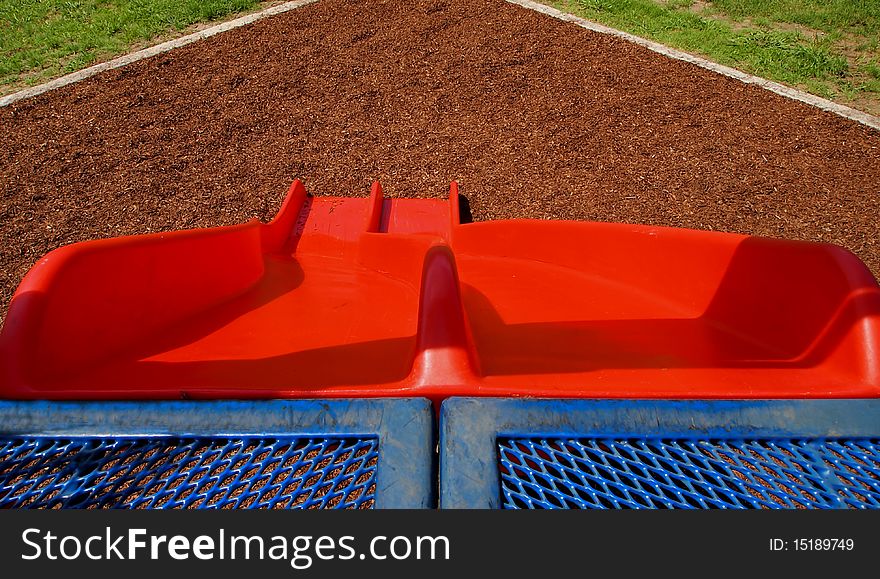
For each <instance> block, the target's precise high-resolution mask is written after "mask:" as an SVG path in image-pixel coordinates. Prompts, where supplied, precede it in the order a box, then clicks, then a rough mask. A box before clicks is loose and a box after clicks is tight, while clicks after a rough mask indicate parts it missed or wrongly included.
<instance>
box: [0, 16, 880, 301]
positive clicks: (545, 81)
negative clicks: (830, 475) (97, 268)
mask: <svg viewBox="0 0 880 579" xmlns="http://www.w3.org/2000/svg"><path fill="white" fill-rule="evenodd" d="M295 177H300V178H302V179H304V181H305V182H306V184H307V187H308V189H309V190H310V191H311V192H313V193H316V194H334V195H365V194H367V192H368V189H369V184H370V182H371V181H372V180H373V179H381V180H382V182H383V185H384V186H385V190H386V192H387V193H389V194H390V195H400V196H440V195H445V193H446V191H447V188H448V184H449V181H451V180H453V179H457V180H459V182H460V183H461V185H462V192H463V193H465V194H466V195H467V196H468V197H469V198H470V202H471V209H472V212H473V215H474V218H475V219H477V220H483V219H500V218H510V217H532V218H558V219H591V220H605V221H625V222H633V223H650V224H660V225H673V226H682V227H692V228H703V229H717V230H725V231H736V232H744V233H754V234H762V235H772V236H779V237H788V238H798V239H811V240H821V241H829V242H833V243H837V244H840V245H843V246H845V247H848V248H849V249H851V250H853V251H854V252H855V253H856V254H857V255H859V256H860V257H861V258H862V259H863V260H864V261H865V262H866V263H867V264H868V266H869V267H870V268H871V269H872V271H873V272H874V274H875V275H878V273H880V244H878V241H877V231H878V221H880V219H878V212H877V206H878V198H880V193H878V191H880V132H878V131H873V130H871V129H868V128H866V127H863V126H861V125H858V124H856V123H854V122H851V121H847V120H845V119H842V118H840V117H837V116H835V115H832V114H829V113H825V112H822V111H820V110H818V109H814V108H811V107H808V106H806V105H803V104H800V103H797V102H794V101H790V100H787V99H784V98H782V97H779V96H776V95H774V94H771V93H769V92H766V91H764V90H761V89H758V88H756V87H753V86H747V85H744V84H742V83H740V82H737V81H734V80H730V79H727V78H725V77H722V76H719V75H716V74H713V73H711V72H708V71H705V70H703V69H700V68H698V67H696V66H693V65H689V64H686V63H682V62H678V61H673V60H670V59H667V58H665V57H662V56H660V55H657V54H654V53H652V52H650V51H648V50H646V49H643V48H641V47H638V46H635V45H631V44H629V43H626V42H623V41H620V40H617V39H614V38H611V37H607V36H604V35H599V34H595V33H592V32H589V31H586V30H583V29H581V28H578V27H576V26H574V25H571V24H566V23H562V22H559V21H557V20H554V19H552V18H549V17H546V16H543V15H540V14H537V13H535V12H531V11H528V10H525V9H523V8H520V7H518V6H514V5H511V4H507V3H505V2H503V1H501V0H442V1H438V0H385V1H381V0H321V1H320V2H318V3H317V4H313V5H310V6H306V7H304V8H301V9H298V10H294V11H293V12H290V13H287V14H284V15H281V16H277V17H273V18H270V19H267V20H262V21H259V22H257V23H255V24H253V25H250V26H248V27H245V28H242V29H238V30H235V31H232V32H228V33H225V34H222V35H219V36H215V37H213V38H211V39H208V40H205V41H202V42H198V43H196V44H194V45H190V46H188V47H185V48H181V49H177V50H175V51H173V52H172V53H168V54H165V55H160V56H157V57H154V58H151V59H148V60H145V61H141V62H139V63H136V64H133V65H131V66H128V67H126V68H124V69H119V70H116V71H110V72H106V73H103V74H101V75H98V76H97V77H93V78H92V79H90V80H88V81H86V82H82V83H78V84H75V85H72V86H69V87H66V88H64V89H61V90H57V91H53V92H50V93H47V94H45V95H42V96H40V97H37V98H34V99H29V100H26V101H22V102H19V103H16V104H14V105H12V106H9V107H6V108H2V109H0V196H2V197H0V198H2V206H0V215H2V224H3V225H2V241H0V272H2V273H0V275H2V279H0V292H2V293H0V311H3V312H5V310H6V307H7V305H8V302H9V299H10V297H11V295H12V292H13V290H14V287H15V286H16V285H17V284H18V282H19V281H20V280H21V278H22V276H23V275H24V273H25V272H26V271H27V269H28V268H29V267H30V266H31V265H33V264H34V262H35V261H36V260H37V259H38V258H39V256H41V255H42V254H43V253H45V252H47V251H49V250H51V249H53V248H55V247H58V246H60V245H63V244H67V243H71V242H74V241H80V240H84V239H91V238H95V237H107V236H115V235H123V234H133V233H144V232H151V231H162V230H169V229H178V228H185V227H196V226H199V227H202V226H212V225H220V224H231V223H237V222H241V221H243V220H246V219H248V218H250V217H258V218H260V219H264V220H265V219H269V218H270V217H271V216H272V215H273V213H274V212H275V210H276V209H277V208H278V206H279V203H280V201H281V198H282V196H283V194H284V192H285V191H286V189H287V186H288V185H289V183H290V181H291V180H293V179H294V178H295Z"/></svg>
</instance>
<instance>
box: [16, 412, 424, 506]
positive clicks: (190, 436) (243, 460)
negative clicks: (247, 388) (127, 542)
mask: <svg viewBox="0 0 880 579" xmlns="http://www.w3.org/2000/svg"><path fill="white" fill-rule="evenodd" d="M433 416H434V413H433V410H432V407H431V404H430V402H429V401H427V400H423V399H407V400H403V399H370V400H311V401H266V402H107V403H105V402H94V403H68V402H61V403H51V402H0V507H44V508H52V507H68V508H94V507H99V508H101V507H113V508H180V507H190V508H269V507H274V508H346V507H349V508H369V507H371V506H375V507H376V508H427V507H431V506H432V505H433V502H434V497H433V492H434V491H433V489H434V479H433V476H434V470H433V456H434V438H433Z"/></svg>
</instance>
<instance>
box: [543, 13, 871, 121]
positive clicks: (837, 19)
mask: <svg viewBox="0 0 880 579" xmlns="http://www.w3.org/2000/svg"><path fill="white" fill-rule="evenodd" d="M544 1H545V3H547V4H551V5H553V6H555V7H557V8H560V9H562V10H565V11H567V12H572V13H574V14H577V15H579V16H583V17H584V18H587V19H589V20H593V21H596V22H601V23H603V24H607V25H609V26H612V27H614V28H619V29H621V30H625V31H627V32H630V33H632V34H636V35H638V36H642V37H645V38H650V39H653V40H656V41H658V42H661V43H663V44H667V45H669V46H674V47H676V48H679V49H682V50H685V51H687V52H691V53H695V54H701V55H704V56H706V57H708V58H709V59H710V60H713V61H715V62H719V63H721V64H725V65H728V66H732V67H735V68H738V69H740V70H744V71H746V72H750V73H752V74H756V75H758V76H762V77H765V78H770V79H772V80H776V81H779V82H783V83H786V84H789V85H793V86H798V87H801V88H804V89H806V90H808V91H810V92H813V93H815V94H818V95H820V96H823V97H826V98H832V99H835V100H841V101H844V102H847V101H850V102H851V101H854V100H858V102H859V105H860V106H861V108H867V109H869V112H874V113H875V114H880V76H878V73H880V49H878V45H880V42H878V34H880V0H821V1H820V0H713V1H711V2H701V3H699V4H697V3H695V2H694V1H693V0H666V1H661V0H544Z"/></svg>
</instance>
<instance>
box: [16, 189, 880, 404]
mask: <svg viewBox="0 0 880 579" xmlns="http://www.w3.org/2000/svg"><path fill="white" fill-rule="evenodd" d="M878 358H880V288H878V285H877V282H876V281H875V280H874V278H873V277H872V275H871V274H870V273H869V272H868V270H867V269H866V268H865V267H864V265H863V264H862V263H861V262H860V261H859V260H858V259H857V258H855V257H854V256H853V255H852V254H850V253H849V252H847V251H846V250H843V249H841V248H839V247H835V246H831V245H826V244H816V243H804V242H794V241H781V240H775V239H766V238H759V237H747V236H742V235H733V234H724V233H713V232H704V231H689V230H683V229H671V228H662V227H646V226H636V225H623V224H611V223H578V222H550V221H530V220H514V221H497V222H484V223H470V224H460V223H459V208H458V188H457V186H456V185H455V184H453V185H452V190H451V192H450V198H449V200H448V201H444V200H424V199H384V198H383V196H382V190H381V187H380V186H379V185H378V183H377V184H375V185H374V186H373V190H372V194H371V196H370V197H369V198H334V197H327V198H310V197H308V196H307V195H306V191H305V189H304V187H303V186H302V184H301V183H299V182H295V183H294V184H293V186H292V187H291V189H290V192H289V194H288V196H287V199H286V200H285V202H284V205H283V207H282V209H281V211H280V212H279V214H278V216H277V217H276V218H275V219H274V220H273V221H272V222H271V223H269V224H262V223H259V222H251V223H247V224H244V225H239V226H235V227H223V228H216V229H206V230H194V231H182V232H176V233H168V234H156V235H146V236H138V237H127V238H119V239H108V240H100V241H92V242H87V243H81V244H76V245H71V246H67V247H63V248H61V249H58V250H56V251H53V252H52V253H50V254H48V255H47V256H45V257H44V258H43V259H41V260H40V262H39V263H38V264H37V265H35V266H34V268H33V269H32V270H31V271H30V273H28V275H27V276H26V278H25V279H24V281H23V282H22V284H21V286H20V287H19V289H18V291H17V293H16V295H15V297H14V299H13V301H12V304H11V306H10V309H9V315H8V317H7V319H6V323H5V326H4V328H3V332H2V335H0V363H2V372H3V374H2V384H0V396H2V397H6V398H42V399H95V398H98V399H145V398H277V397H281V398H300V397H316V398H317V397H321V398H325V397H350V396H358V397H362V396H416V395H417V396H427V397H430V398H432V399H434V400H440V399H443V398H445V397H447V396H451V395H468V396H475V395H476V396H541V397H590V398H595V397H600V398H604V397H623V398H654V397H661V398H776V397H784V398H790V397H794V398H797V397H875V396H878V393H880V360H878Z"/></svg>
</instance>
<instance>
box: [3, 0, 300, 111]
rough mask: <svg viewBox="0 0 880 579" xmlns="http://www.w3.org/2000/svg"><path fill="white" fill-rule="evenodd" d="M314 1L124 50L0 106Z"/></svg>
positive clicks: (16, 95)
mask: <svg viewBox="0 0 880 579" xmlns="http://www.w3.org/2000/svg"><path fill="white" fill-rule="evenodd" d="M313 2H317V0H296V1H294V2H285V3H284V4H279V5H277V6H272V7H270V8H266V9H265V10H261V11H260V12H254V13H253V14H248V15H247V16H242V17H241V18H236V19H235V20H230V21H228V22H224V23H222V24H218V25H217V26H212V27H210V28H206V29H205V30H201V31H199V32H195V33H193V34H188V35H187V36H181V37H180V38H175V39H174V40H169V41H168V42H163V43H162V44H157V45H156V46H151V47H149V48H145V49H143V50H138V51H137V52H132V53H131V54H126V55H124V56H120V57H119V58H114V59H113V60H110V61H107V62H102V63H101V64H96V65H95V66H90V67H88V68H84V69H82V70H78V71H76V72H72V73H70V74H68V75H65V76H62V77H60V78H56V79H55V80H51V81H49V82H47V83H44V84H40V85H37V86H34V87H31V88H28V89H25V90H21V91H18V92H15V93H12V94H10V95H6V96H4V97H0V107H5V106H7V105H10V104H12V103H14V102H16V101H20V100H22V99H26V98H30V97H33V96H37V95H38V94H43V93H44V92H47V91H50V90H53V89H56V88H61V87H62V86H66V85H68V84H72V83H75V82H79V81H81V80H85V79H87V78H89V77H90V76H95V75H96V74H98V73H99V72H104V71H105V70H112V69H114V68H119V67H122V66H125V65H127V64H131V63H132V62H137V61H138V60H143V59H145V58H149V57H151V56H155V55H157V54H161V53H163V52H168V51H169V50H172V49H174V48H179V47H181V46H186V45H187V44H192V43H193V42H196V41H198V40H202V39H203V38H208V37H211V36H214V35H215V34H220V33H221V32H226V31H227V30H232V29H233V28H239V27H240V26H246V25H248V24H250V23H252V22H256V21H257V20H260V19H262V18H266V17H267V16H274V15H276V14H281V13H282V12H287V11H289V10H293V9H295V8H299V7H301V6H305V5H306V4H311V3H313Z"/></svg>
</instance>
